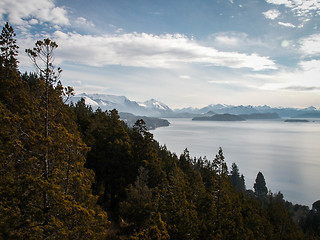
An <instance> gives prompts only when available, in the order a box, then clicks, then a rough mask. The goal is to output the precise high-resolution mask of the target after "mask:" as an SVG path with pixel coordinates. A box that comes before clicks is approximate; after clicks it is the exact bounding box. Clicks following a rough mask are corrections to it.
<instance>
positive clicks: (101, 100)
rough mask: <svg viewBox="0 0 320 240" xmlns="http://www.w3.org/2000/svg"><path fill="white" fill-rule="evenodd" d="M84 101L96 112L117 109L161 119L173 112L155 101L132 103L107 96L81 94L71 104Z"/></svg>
mask: <svg viewBox="0 0 320 240" xmlns="http://www.w3.org/2000/svg"><path fill="white" fill-rule="evenodd" d="M82 98H83V99H84V100H85V102H86V104H87V105H90V106H91V107H92V108H93V109H94V110H95V109H97V108H101V109H102V110H103V111H106V110H112V109H117V110H118V112H127V113H131V114H134V115H143V116H152V117H160V116H162V115H164V114H168V113H171V112H172V110H171V109H170V108H169V107H168V106H167V105H165V104H164V103H161V102H159V101H157V100H155V99H150V100H148V101H145V102H136V101H131V100H129V99H128V98H127V97H125V96H116V95H107V94H86V93H81V94H77V95H75V96H73V97H72V98H71V99H70V102H73V103H76V102H78V101H79V100H81V99H82Z"/></svg>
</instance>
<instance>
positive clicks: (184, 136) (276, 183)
mask: <svg viewBox="0 0 320 240" xmlns="http://www.w3.org/2000/svg"><path fill="white" fill-rule="evenodd" d="M168 120H169V121H170V123H171V124H170V126H169V127H163V128H157V129H156V130H154V131H152V133H153V134H154V138H155V139H156V140H157V141H159V143H160V144H161V145H166V146H167V148H168V150H170V151H171V152H175V153H176V154H177V155H178V156H179V155H180V154H181V153H183V151H184V149H185V148H188V150H189V151H190V155H191V157H200V156H202V157H203V156H206V157H207V158H208V159H209V160H212V159H213V158H214V157H215V154H216V153H217V152H218V149H219V147H222V149H223V152H224V156H225V160H226V162H227V164H228V168H229V170H230V168H231V164H232V163H233V162H235V163H236V164H237V165H238V167H239V169H240V172H241V173H242V174H244V176H245V181H246V187H247V189H253V184H254V181H255V178H256V175H257V173H258V172H259V171H261V172H262V173H263V174H264V177H265V179H266V183H267V187H268V189H270V190H271V191H272V192H273V193H277V192H278V191H281V192H282V193H283V194H284V198H285V199H286V200H288V201H291V202H293V203H298V204H303V205H308V206H311V205H312V203H313V202H315V201H316V200H319V199H320V185H319V184H318V183H319V182H320V157H319V156H320V148H319V142H320V121H319V120H315V121H311V122H308V123H286V122H283V120H273V121H254V120H248V121H244V122H214V121H192V120H191V119H171V118H170V119H168Z"/></svg>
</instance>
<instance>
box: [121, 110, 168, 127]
mask: <svg viewBox="0 0 320 240" xmlns="http://www.w3.org/2000/svg"><path fill="white" fill-rule="evenodd" d="M119 116H120V119H121V120H122V121H124V122H125V123H126V124H127V125H128V126H129V127H133V125H134V124H135V123H136V121H137V120H139V119H142V120H143V121H144V122H145V123H146V128H147V129H148V130H154V129H156V128H158V127H167V126H169V125H170V122H169V121H168V120H166V119H161V118H156V117H146V116H136V115H134V114H131V113H126V112H120V113H119Z"/></svg>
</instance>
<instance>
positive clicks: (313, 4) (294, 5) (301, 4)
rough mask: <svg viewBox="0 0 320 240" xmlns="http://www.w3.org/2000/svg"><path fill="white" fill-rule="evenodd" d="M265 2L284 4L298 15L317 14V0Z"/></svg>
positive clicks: (319, 6)
mask: <svg viewBox="0 0 320 240" xmlns="http://www.w3.org/2000/svg"><path fill="white" fill-rule="evenodd" d="M266 2H267V3H271V4H275V5H284V6H286V7H288V8H291V9H292V11H293V12H294V13H295V14H296V15H297V16H300V17H307V16H310V15H313V14H317V15H319V13H320V12H319V10H320V1H319V0H266Z"/></svg>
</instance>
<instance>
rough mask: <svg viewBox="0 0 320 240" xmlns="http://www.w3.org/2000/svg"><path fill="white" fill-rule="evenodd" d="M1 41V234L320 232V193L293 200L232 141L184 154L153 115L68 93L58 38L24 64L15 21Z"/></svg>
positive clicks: (268, 235)
mask: <svg viewBox="0 0 320 240" xmlns="http://www.w3.org/2000/svg"><path fill="white" fill-rule="evenodd" d="M0 45H1V56H0V125H1V128H0V171H1V173H0V239H132V240H133V239H159V240H160V239H161V240H165V239H175V240H179V239H181V240H187V239H206V240H207V239H279V240H280V239H281V240H285V239H320V201H316V202H315V203H314V204H313V207H312V209H309V208H308V207H306V206H301V205H293V204H292V203H290V202H287V201H285V200H284V197H283V195H282V194H281V193H280V192H279V193H276V194H273V193H271V192H270V191H268V189H267V187H266V181H265V179H264V176H263V174H262V173H261V172H259V173H258V175H257V178H256V181H255V184H254V186H253V190H247V189H246V186H245V181H244V176H243V175H241V174H240V171H239V169H238V167H237V165H236V164H233V165H232V166H231V169H230V171H229V170H228V168H227V165H226V163H225V159H224V156H223V151H222V149H217V150H216V151H217V155H216V157H215V158H214V159H212V160H208V159H206V158H192V157H191V156H190V155H189V152H188V150H187V149H186V150H185V151H184V152H183V153H182V154H181V155H180V156H177V155H176V154H173V153H171V152H170V151H169V150H168V149H167V148H166V146H160V145H159V143H158V142H157V141H156V140H155V139H153V136H152V134H151V133H150V132H148V130H147V129H146V126H145V123H144V122H143V120H138V121H136V123H135V124H134V126H133V127H128V126H127V125H126V124H125V123H124V122H123V121H120V119H119V115H118V112H117V110H115V109H114V110H112V111H106V112H103V111H102V110H100V109H98V110H96V111H93V110H92V109H91V108H90V107H88V106H86V104H85V102H84V100H82V101H79V102H78V103H76V104H75V105H68V104H66V101H67V100H68V98H69V97H70V96H72V94H73V90H72V88H71V87H63V85H62V83H61V81H60V75H61V72H62V70H61V69H60V68H57V67H55V66H54V61H53V60H54V52H55V49H56V48H57V47H58V45H57V44H56V43H55V42H53V41H51V40H50V39H44V40H40V41H37V42H36V43H35V46H34V47H33V48H32V49H27V50H26V51H25V52H26V54H27V55H28V56H29V58H30V60H31V61H32V63H33V64H34V68H35V71H34V72H30V73H23V74H22V73H20V71H19V68H18V61H17V56H18V49H19V47H18V46H17V44H16V39H15V33H14V30H13V28H12V27H11V26H10V25H9V24H8V23H6V24H5V26H4V27H3V30H2V33H1V36H0ZM262 170H263V169H262Z"/></svg>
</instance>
